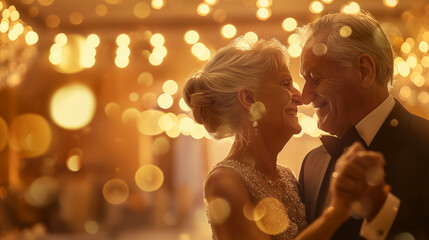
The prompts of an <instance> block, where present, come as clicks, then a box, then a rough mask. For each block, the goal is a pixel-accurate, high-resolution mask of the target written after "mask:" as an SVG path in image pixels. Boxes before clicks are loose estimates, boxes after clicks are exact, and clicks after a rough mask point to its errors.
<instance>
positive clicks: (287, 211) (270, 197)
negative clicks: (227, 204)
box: [211, 159, 307, 240]
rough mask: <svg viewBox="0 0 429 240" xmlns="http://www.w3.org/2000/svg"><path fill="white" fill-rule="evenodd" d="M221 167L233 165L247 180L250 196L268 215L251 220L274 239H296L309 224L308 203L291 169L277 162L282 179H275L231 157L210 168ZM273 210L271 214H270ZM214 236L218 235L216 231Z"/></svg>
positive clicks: (231, 166) (242, 177) (258, 207)
mask: <svg viewBox="0 0 429 240" xmlns="http://www.w3.org/2000/svg"><path fill="white" fill-rule="evenodd" d="M220 167H226V168H230V169H232V170H233V171H234V172H236V173H237V174H238V175H239V176H240V177H241V179H242V180H243V182H244V183H245V185H246V187H247V190H248V191H249V194H250V197H251V200H252V202H253V204H254V205H255V206H256V208H255V209H258V211H259V212H261V211H260V210H261V209H263V210H262V211H263V212H266V213H267V216H264V217H262V218H261V219H260V220H258V219H257V218H258V217H256V218H255V219H252V220H254V221H255V223H256V225H257V226H258V228H259V229H260V230H262V231H263V232H265V233H267V234H270V235H271V238H272V239H275V240H288V239H295V238H296V236H297V235H298V233H300V232H301V231H303V230H304V228H305V227H306V226H307V222H306V218H305V206H304V204H303V203H302V201H301V198H300V196H299V187H298V182H297V180H296V178H295V176H294V174H293V173H292V171H291V170H290V169H288V168H286V167H284V166H281V165H277V171H278V174H279V176H280V177H281V180H279V181H278V182H277V181H276V182H273V181H271V180H269V179H268V178H267V177H266V176H265V175H263V174H262V173H260V172H259V171H257V170H256V169H255V168H254V167H251V166H248V165H246V164H244V163H242V162H239V161H236V160H231V159H228V160H224V161H222V162H219V163H218V164H216V165H215V166H214V167H213V168H212V170H211V171H213V170H214V169H216V168H220ZM264 204H265V205H266V206H264ZM265 208H266V209H265ZM255 211H256V210H254V211H253V212H255ZM270 214H271V215H272V216H269V215H270ZM211 224H212V223H211ZM280 231H281V232H280ZM279 232H280V233H279ZM213 239H215V236H214V235H213Z"/></svg>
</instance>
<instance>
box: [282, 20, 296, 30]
mask: <svg viewBox="0 0 429 240" xmlns="http://www.w3.org/2000/svg"><path fill="white" fill-rule="evenodd" d="M297 26H298V23H297V21H296V20H295V19H294V18H286V19H285V20H283V22H282V27H283V29H284V30H285V31H287V32H292V31H293V30H295V29H296V27H297Z"/></svg>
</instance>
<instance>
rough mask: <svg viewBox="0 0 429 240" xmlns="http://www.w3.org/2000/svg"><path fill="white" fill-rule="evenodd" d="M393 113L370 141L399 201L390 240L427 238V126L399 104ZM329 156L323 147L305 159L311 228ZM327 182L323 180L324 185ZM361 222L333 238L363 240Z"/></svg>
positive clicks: (304, 178)
mask: <svg viewBox="0 0 429 240" xmlns="http://www.w3.org/2000/svg"><path fill="white" fill-rule="evenodd" d="M395 102H396V103H395V106H394V108H393V110H392V112H391V113H390V114H389V116H388V117H387V119H386V121H385V122H384V123H383V125H382V126H381V128H380V130H379V131H378V133H377V134H376V136H375V137H374V139H373V141H372V143H371V145H370V146H369V149H370V150H374V151H379V152H381V153H383V155H384V158H385V159H386V166H385V171H386V183H387V184H390V185H391V187H392V189H391V193H393V194H394V195H395V196H397V197H398V198H399V199H401V204H400V207H399V211H398V214H397V216H396V219H395V222H394V223H393V225H392V228H391V229H390V231H389V235H388V239H393V238H394V237H395V236H397V234H399V233H402V232H408V233H411V234H412V235H413V236H414V238H415V239H417V240H418V239H429V121H428V120H425V119H423V118H420V117H418V116H416V115H413V114H411V113H409V112H408V111H407V110H406V109H405V108H404V107H403V106H402V105H401V104H400V103H399V102H398V101H397V100H395ZM330 161H331V156H330V155H329V153H328V152H327V151H326V149H325V147H324V146H323V145H322V146H320V147H318V148H316V149H314V150H312V151H311V152H309V153H308V154H307V156H306V157H305V159H304V161H303V163H302V166H301V171H300V176H299V182H300V185H301V188H302V189H301V190H302V192H301V193H302V194H301V195H302V198H303V201H304V203H305V207H306V214H307V221H308V222H309V223H311V222H312V221H314V220H315V218H317V217H318V216H319V215H320V213H321V212H322V210H323V209H321V208H322V207H321V206H323V205H322V204H321V203H322V202H323V198H324V197H323V196H321V195H322V194H319V193H320V192H321V191H320V190H321V188H322V189H323V187H326V186H322V185H326V184H329V181H326V179H329V178H328V177H326V178H325V174H326V172H327V169H328V165H329V162H330ZM324 179H325V181H324ZM361 224H362V220H356V219H353V218H351V219H349V220H348V221H346V222H345V223H344V224H343V225H342V226H341V227H340V228H339V229H338V230H337V232H336V233H335V235H334V237H333V239H361V238H360V237H359V231H360V228H361Z"/></svg>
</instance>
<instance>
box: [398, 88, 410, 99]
mask: <svg viewBox="0 0 429 240" xmlns="http://www.w3.org/2000/svg"><path fill="white" fill-rule="evenodd" d="M410 96H411V88H410V87H408V86H406V85H405V86H402V87H401V89H400V90H399V97H400V98H401V99H402V100H407V99H408V98H409V97H410Z"/></svg>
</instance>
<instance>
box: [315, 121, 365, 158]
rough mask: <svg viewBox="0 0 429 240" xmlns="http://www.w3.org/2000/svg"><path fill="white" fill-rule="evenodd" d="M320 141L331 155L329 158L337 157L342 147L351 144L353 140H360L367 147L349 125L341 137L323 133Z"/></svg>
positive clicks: (341, 151)
mask: <svg viewBox="0 0 429 240" xmlns="http://www.w3.org/2000/svg"><path fill="white" fill-rule="evenodd" d="M320 141H322V143H323V146H324V147H325V148H326V150H327V151H328V153H329V155H331V158H338V157H339V156H341V154H343V152H344V149H345V148H347V147H349V146H351V145H352V144H353V143H354V142H361V143H362V145H363V146H364V147H365V148H368V146H367V145H366V143H365V141H364V140H363V139H362V138H361V136H360V135H359V133H358V131H357V130H356V128H355V127H351V128H350V129H349V130H347V132H346V134H344V136H343V137H334V136H329V135H324V136H322V137H321V138H320Z"/></svg>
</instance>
